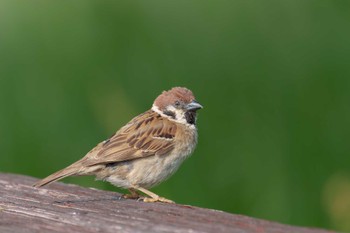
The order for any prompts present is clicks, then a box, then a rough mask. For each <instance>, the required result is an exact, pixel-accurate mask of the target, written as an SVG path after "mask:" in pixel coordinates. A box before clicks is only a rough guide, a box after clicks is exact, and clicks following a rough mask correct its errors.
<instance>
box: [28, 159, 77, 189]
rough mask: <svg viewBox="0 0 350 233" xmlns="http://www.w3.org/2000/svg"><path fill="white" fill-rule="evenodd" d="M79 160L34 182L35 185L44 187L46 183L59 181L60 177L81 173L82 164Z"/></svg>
mask: <svg viewBox="0 0 350 233" xmlns="http://www.w3.org/2000/svg"><path fill="white" fill-rule="evenodd" d="M78 162H79V161H78ZM78 162H76V163H73V164H72V165H70V166H68V167H66V168H64V169H62V170H60V171H58V172H55V173H53V174H51V175H49V176H48V177H46V178H44V179H42V180H39V181H38V182H36V183H35V184H33V187H42V186H44V185H47V184H50V183H52V182H55V181H58V180H60V179H63V178H65V177H68V176H74V175H79V173H80V170H81V169H80V168H81V165H80V164H78ZM79 165H80V166H79Z"/></svg>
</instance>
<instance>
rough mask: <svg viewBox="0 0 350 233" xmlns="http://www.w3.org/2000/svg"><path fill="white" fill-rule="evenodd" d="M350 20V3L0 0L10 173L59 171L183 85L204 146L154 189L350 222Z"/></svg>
mask: <svg viewBox="0 0 350 233" xmlns="http://www.w3.org/2000/svg"><path fill="white" fill-rule="evenodd" d="M349 28H350V2H349V1H344V0H333V1H329V0H318V1H316V0H309V1H304V0H303V1H301V0H282V1H281V0H265V1H259V0H252V1H246V0H236V1H228V0H217V1H206V0H201V1H188V0H186V1H184V0H178V1H153V0H150V1H139V0H136V1H126V0H125V1H107V0H106V1H92V0H84V1H78V0H76V1H68V0H62V1H44V0H41V1H37V0H33V1H19V0H1V1H0V107H1V110H0V139H1V140H0V149H1V156H0V171H1V172H11V173H21V174H27V175H31V176H37V177H44V176H46V175H49V174H50V173H52V172H54V171H56V170H58V169H61V168H63V167H65V166H67V165H69V164H70V163H72V162H74V161H76V160H77V159H79V158H81V157H82V156H83V155H84V154H85V153H86V152H87V151H89V149H90V148H92V147H93V146H94V145H95V144H97V143H98V142H100V141H102V140H104V139H106V138H108V136H110V135H111V134H112V133H113V132H114V131H115V130H117V129H118V128H119V127H121V126H122V125H123V124H125V123H126V122H127V121H128V120H130V119H131V117H133V116H135V115H136V114H138V113H141V112H143V111H145V110H147V109H149V108H150V106H151V104H152V101H153V99H154V98H155V97H156V96H157V95H158V94H159V93H160V92H161V91H162V90H165V89H169V88H171V87H173V86H186V87H188V88H190V89H192V90H193V91H194V93H195V94H196V96H197V99H198V101H199V102H200V103H202V104H203V105H204V109H203V110H201V111H200V114H199V119H198V127H199V144H198V147H197V150H196V151H195V153H194V155H193V156H192V157H191V158H190V159H189V160H187V161H186V162H185V163H184V164H183V166H182V167H181V168H180V170H179V171H178V172H177V173H176V174H175V175H174V176H173V177H172V178H171V179H170V180H169V181H167V182H165V183H163V184H162V185H160V186H159V187H157V188H155V189H154V191H155V192H158V193H159V194H160V195H163V196H166V197H168V198H170V199H173V200H175V201H177V202H179V203H186V204H191V205H198V206H203V207H207V208H215V209H220V210H225V211H228V212H232V213H239V214H245V215H249V216H254V217H259V218H264V219H270V220H275V221H279V222H283V223H288V224H295V225H304V226H316V227H326V228H333V229H337V230H343V231H350V226H349V223H348V222H349V221H348V219H350V191H349V190H350V175H349V174H350V172H349V170H350V156H349V151H350V143H349V139H350V120H349V119H350V104H349V102H350V30H349ZM65 182H71V183H77V184H81V185H85V186H94V187H97V188H108V189H111V190H116V188H114V187H112V186H110V185H108V184H105V183H102V182H93V179H92V178H84V177H77V178H67V179H66V180H65ZM117 190H118V189H117ZM118 191H120V190H118Z"/></svg>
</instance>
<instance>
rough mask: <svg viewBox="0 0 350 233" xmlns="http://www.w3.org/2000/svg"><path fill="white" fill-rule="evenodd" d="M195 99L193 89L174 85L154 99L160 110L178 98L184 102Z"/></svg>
mask: <svg viewBox="0 0 350 233" xmlns="http://www.w3.org/2000/svg"><path fill="white" fill-rule="evenodd" d="M194 99H195V98H194V95H193V93H192V91H191V90H189V89H187V88H185V87H173V88H172V89H171V90H169V91H163V93H162V94H160V95H159V96H158V97H157V99H156V100H155V101H154V105H156V106H157V107H158V108H159V109H160V110H163V109H165V107H166V106H168V105H170V104H174V103H175V101H176V100H178V101H182V102H184V103H190V102H192V101H193V100H194Z"/></svg>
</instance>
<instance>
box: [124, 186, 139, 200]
mask: <svg viewBox="0 0 350 233" xmlns="http://www.w3.org/2000/svg"><path fill="white" fill-rule="evenodd" d="M128 190H129V192H130V193H129V194H124V195H123V198H126V199H138V198H139V197H140V195H139V194H138V193H137V191H136V190H135V189H133V188H130V189H128Z"/></svg>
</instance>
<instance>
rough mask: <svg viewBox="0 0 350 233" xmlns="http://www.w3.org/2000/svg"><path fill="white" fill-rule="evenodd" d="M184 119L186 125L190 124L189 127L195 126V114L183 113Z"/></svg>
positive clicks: (190, 112) (191, 112)
mask: <svg viewBox="0 0 350 233" xmlns="http://www.w3.org/2000/svg"><path fill="white" fill-rule="evenodd" d="M185 118H186V121H187V123H188V124H191V125H195V124H196V112H193V111H187V112H185Z"/></svg>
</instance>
